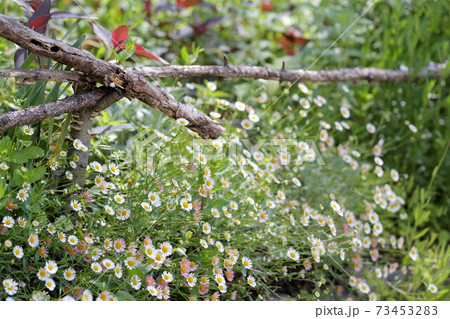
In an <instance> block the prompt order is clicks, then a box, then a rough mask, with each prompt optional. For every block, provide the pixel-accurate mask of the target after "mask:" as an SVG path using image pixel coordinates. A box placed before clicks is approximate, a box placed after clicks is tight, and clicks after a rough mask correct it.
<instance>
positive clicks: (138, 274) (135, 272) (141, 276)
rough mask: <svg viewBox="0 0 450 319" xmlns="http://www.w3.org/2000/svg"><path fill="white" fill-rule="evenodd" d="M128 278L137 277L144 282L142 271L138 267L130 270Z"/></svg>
mask: <svg viewBox="0 0 450 319" xmlns="http://www.w3.org/2000/svg"><path fill="white" fill-rule="evenodd" d="M128 273H129V274H130V276H134V275H136V276H138V277H139V278H140V279H141V280H142V281H145V274H144V272H143V271H142V269H141V268H140V267H136V268H134V269H131V270H130V271H129V272H128Z"/></svg>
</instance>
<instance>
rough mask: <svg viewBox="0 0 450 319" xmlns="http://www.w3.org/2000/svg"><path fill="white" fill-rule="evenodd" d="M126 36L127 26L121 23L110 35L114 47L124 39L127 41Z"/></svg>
mask: <svg viewBox="0 0 450 319" xmlns="http://www.w3.org/2000/svg"><path fill="white" fill-rule="evenodd" d="M127 38H128V27H127V26H126V25H121V26H119V27H117V29H115V30H114V31H113V33H112V35H111V40H112V43H113V46H114V47H117V46H119V45H121V44H123V43H125V41H127Z"/></svg>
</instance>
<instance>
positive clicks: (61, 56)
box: [0, 14, 224, 138]
mask: <svg viewBox="0 0 450 319" xmlns="http://www.w3.org/2000/svg"><path fill="white" fill-rule="evenodd" d="M0 36H2V37H4V38H6V39H8V40H10V41H12V42H14V43H16V44H18V45H20V46H21V47H22V48H24V49H26V50H29V51H30V52H32V53H34V54H36V55H39V56H42V57H46V58H50V59H52V60H54V61H57V62H59V63H62V64H65V65H68V66H70V67H72V68H74V69H76V70H78V71H81V72H83V73H85V74H86V75H88V76H89V77H91V78H92V80H93V81H96V82H99V83H102V84H104V85H106V86H108V87H112V88H116V89H120V90H122V91H123V93H124V95H125V96H126V97H128V98H130V99H134V98H137V99H139V100H141V101H142V102H144V103H146V104H148V105H150V106H151V107H153V108H154V109H156V110H158V111H160V112H162V113H164V114H166V115H168V116H170V117H172V118H175V119H177V118H179V117H184V118H186V119H187V120H188V121H189V125H188V127H189V128H190V129H192V130H193V131H195V132H197V133H198V134H199V135H200V136H201V137H203V138H217V137H219V136H220V135H221V134H222V132H223V131H224V128H223V127H222V126H221V125H220V124H219V123H218V122H217V121H215V120H213V119H211V118H209V117H208V116H207V115H205V114H204V113H202V112H200V111H199V110H197V109H195V108H194V107H193V106H192V105H189V104H182V103H179V102H178V101H176V100H175V99H174V98H173V97H172V96H171V95H169V94H168V93H167V92H165V91H164V90H163V89H161V88H158V87H156V86H154V85H152V84H150V83H149V82H148V81H147V80H146V79H145V77H143V76H141V75H140V74H138V73H136V72H132V71H131V70H129V69H128V70H127V69H125V68H124V67H122V66H120V65H117V64H113V63H110V62H107V61H104V60H100V59H98V58H96V57H94V56H93V55H92V54H90V53H88V52H86V51H83V50H79V49H77V48H74V47H72V46H70V45H68V44H66V43H63V42H61V41H57V40H53V39H50V38H48V37H46V36H44V35H41V34H39V33H37V32H35V31H33V30H31V29H30V28H27V27H25V26H24V25H22V23H20V21H19V20H17V19H14V18H12V17H8V16H5V15H2V14H0Z"/></svg>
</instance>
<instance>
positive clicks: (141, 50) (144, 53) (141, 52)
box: [134, 43, 169, 64]
mask: <svg viewBox="0 0 450 319" xmlns="http://www.w3.org/2000/svg"><path fill="white" fill-rule="evenodd" d="M134 46H135V47H136V50H134V54H137V55H142V56H145V57H146V58H149V59H152V60H155V61H158V62H161V63H163V64H169V62H167V61H166V60H164V59H163V58H161V57H159V56H157V55H156V54H153V53H151V52H149V51H147V50H146V49H144V48H143V47H141V46H140V45H139V44H136V43H135V44H134Z"/></svg>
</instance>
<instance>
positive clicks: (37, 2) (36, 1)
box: [26, 0, 42, 10]
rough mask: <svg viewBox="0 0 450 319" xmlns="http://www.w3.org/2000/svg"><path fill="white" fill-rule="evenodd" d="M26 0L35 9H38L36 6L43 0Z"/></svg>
mask: <svg viewBox="0 0 450 319" xmlns="http://www.w3.org/2000/svg"><path fill="white" fill-rule="evenodd" d="M26 2H28V3H29V4H30V6H31V7H32V8H33V9H34V10H36V8H37V7H39V6H40V5H41V2H42V0H32V1H26Z"/></svg>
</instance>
